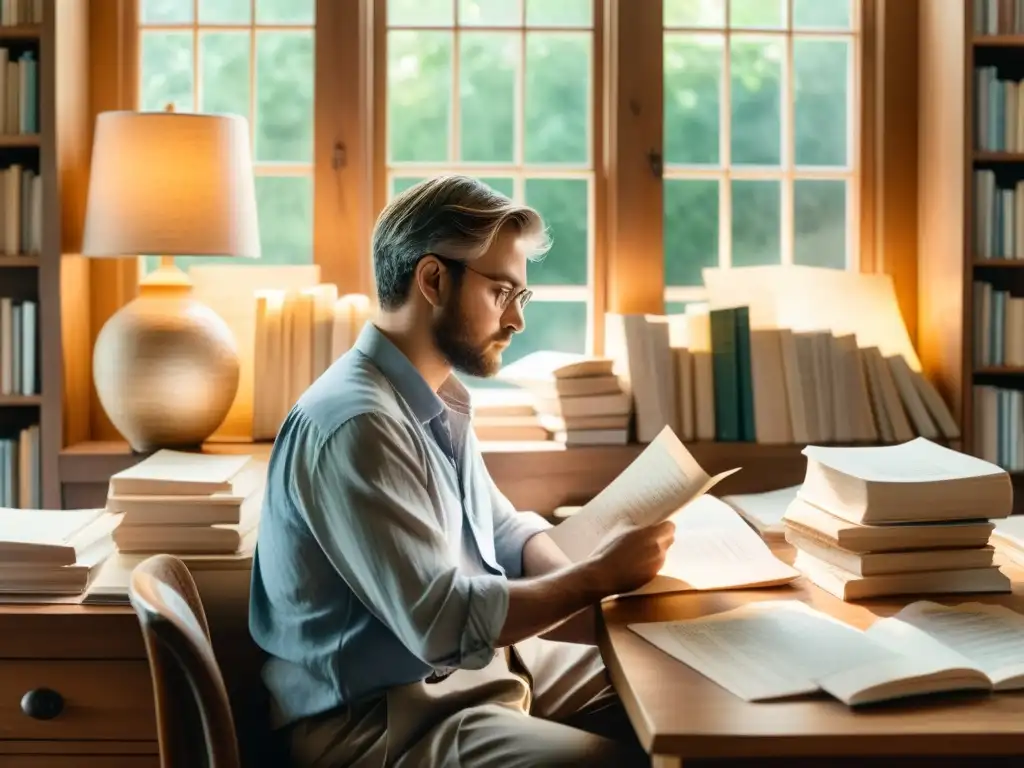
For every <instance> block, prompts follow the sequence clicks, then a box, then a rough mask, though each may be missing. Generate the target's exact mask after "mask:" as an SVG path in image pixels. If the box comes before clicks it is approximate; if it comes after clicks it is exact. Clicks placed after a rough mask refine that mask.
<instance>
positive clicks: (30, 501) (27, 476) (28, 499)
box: [0, 424, 42, 509]
mask: <svg viewBox="0 0 1024 768" xmlns="http://www.w3.org/2000/svg"><path fill="white" fill-rule="evenodd" d="M39 464H40V452H39V425H38V424H33V425H31V426H28V427H25V428H24V429H21V430H18V431H17V433H16V436H14V437H7V438H0V507H20V508H24V509H35V508H36V507H39V506H41V504H42V483H41V480H40V478H41V471H40V466H39Z"/></svg>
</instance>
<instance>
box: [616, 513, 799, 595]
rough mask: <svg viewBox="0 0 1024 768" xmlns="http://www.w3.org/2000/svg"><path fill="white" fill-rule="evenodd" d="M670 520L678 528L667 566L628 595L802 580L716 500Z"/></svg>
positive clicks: (676, 515)
mask: <svg viewBox="0 0 1024 768" xmlns="http://www.w3.org/2000/svg"><path fill="white" fill-rule="evenodd" d="M670 519H671V520H672V521H673V522H674V523H675V524H676V538H675V541H674V542H673V543H672V546H671V547H669V550H668V553H667V554H666V557H665V564H664V565H663V566H662V568H661V570H660V571H659V572H658V575H657V576H655V577H654V579H653V580H652V581H650V582H648V583H647V584H645V585H644V586H643V587H641V588H640V589H638V590H635V591H633V592H629V593H627V595H648V594H657V593H659V592H685V591H689V590H711V589H740V588H750V587H773V586H778V585H780V584H788V583H789V582H791V581H793V580H794V579H796V578H798V577H799V576H800V572H799V571H797V570H796V569H795V568H792V567H790V566H789V565H787V564H786V563H784V562H782V561H781V560H779V558H777V557H776V556H775V555H774V554H772V551H771V549H769V548H768V545H767V544H765V543H764V541H763V540H762V539H761V537H760V536H758V535H757V533H756V532H754V530H753V529H752V528H751V527H750V526H749V525H747V524H746V523H745V522H744V521H743V519H742V518H741V517H740V516H739V515H738V514H737V513H736V512H735V511H734V510H733V509H732V508H731V507H730V506H729V505H728V504H726V503H725V502H724V501H721V500H720V499H716V498H715V497H714V496H707V495H704V496H700V497H699V498H696V499H694V500H693V501H691V502H690V503H689V504H687V505H686V506H685V507H683V508H682V509H681V510H679V511H678V512H676V513H675V514H674V515H672V517H671V518H670ZM624 596H625V595H624Z"/></svg>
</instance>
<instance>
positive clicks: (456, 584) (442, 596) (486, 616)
mask: <svg viewBox="0 0 1024 768" xmlns="http://www.w3.org/2000/svg"><path fill="white" fill-rule="evenodd" d="M297 469H298V467H297ZM308 474H309V480H308V482H309V485H308V488H306V489H304V493H303V495H304V496H305V498H304V500H303V507H304V508H305V510H306V516H307V518H308V524H309V527H310V529H311V531H312V533H313V535H314V536H315V537H316V539H317V541H318V542H319V544H320V546H321V548H322V549H323V551H324V553H325V555H326V556H327V557H328V558H329V559H330V561H331V563H332V564H333V565H334V567H335V568H336V569H337V571H338V573H339V575H340V576H341V577H342V578H343V579H344V580H345V582H346V584H348V586H349V587H350V588H351V589H352V591H353V593H354V594H355V595H356V597H358V598H359V600H360V601H361V602H362V603H363V604H364V605H365V606H366V608H367V610H369V611H370V612H371V613H372V614H373V615H374V616H376V617H377V618H378V619H379V620H380V621H381V622H383V623H384V624H385V625H386V626H387V627H388V628H389V629H390V630H391V631H392V632H394V634H395V635H396V636H397V637H398V638H399V640H400V641H401V642H402V643H403V644H404V645H405V646H406V647H407V648H408V649H409V651H410V652H411V653H413V654H414V655H415V656H417V657H418V658H419V659H421V660H422V661H423V662H424V663H426V664H429V665H431V666H432V667H435V668H451V667H462V668H466V669H479V668H482V667H483V666H485V665H486V664H487V663H488V662H489V661H490V660H491V658H492V657H493V655H494V648H495V646H496V644H497V638H498V635H499V633H500V632H501V628H502V626H503V625H504V623H505V616H506V614H507V613H508V583H507V581H506V579H505V578H504V577H502V576H491V575H480V576H475V575H474V576H471V575H467V574H466V573H465V572H462V571H460V569H459V567H458V563H457V562H456V561H455V560H454V559H453V556H452V554H451V550H450V548H449V545H448V542H447V541H446V539H445V535H444V531H443V530H442V527H441V523H440V521H439V519H438V510H437V503H438V502H436V501H435V500H433V499H432V498H431V496H430V494H429V492H428V486H427V477H426V469H425V466H424V463H423V460H422V458H421V455H420V454H419V452H418V450H417V447H416V443H415V440H414V439H413V438H412V436H410V435H409V434H408V433H407V432H406V431H405V430H404V429H403V427H402V426H401V425H400V424H399V423H398V422H397V421H396V420H395V419H392V418H390V417H388V416H386V415H384V414H380V413H367V414H362V415H359V416H357V417H355V418H353V419H351V420H350V421H348V422H346V423H345V424H344V425H342V426H341V427H340V428H339V429H338V430H337V431H336V432H335V433H334V434H333V435H332V436H331V437H330V438H329V439H328V440H327V441H326V443H324V444H323V446H322V447H321V448H320V449H319V451H318V452H317V454H316V455H315V456H311V457H310V468H309V473H308ZM296 479H297V480H298V479H299V478H296ZM300 485H302V483H300ZM442 519H443V518H442Z"/></svg>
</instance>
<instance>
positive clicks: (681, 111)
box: [664, 32, 723, 165]
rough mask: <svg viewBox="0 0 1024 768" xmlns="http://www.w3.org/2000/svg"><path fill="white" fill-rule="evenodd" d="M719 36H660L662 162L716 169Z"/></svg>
mask: <svg viewBox="0 0 1024 768" xmlns="http://www.w3.org/2000/svg"><path fill="white" fill-rule="evenodd" d="M722 40H723V38H722V36H721V35H687V34H679V33H671V32H670V33H668V34H666V35H665V75H664V77H665V160H666V162H668V163H669V164H670V165H672V164H690V165H700V164H703V165H716V164H718V162H719V155H718V150H719V147H718V139H719V130H720V129H721V125H720V123H721V121H720V120H719V115H720V111H719V105H720V104H721V98H720V95H719V94H720V93H721V83H722V47H723V43H722Z"/></svg>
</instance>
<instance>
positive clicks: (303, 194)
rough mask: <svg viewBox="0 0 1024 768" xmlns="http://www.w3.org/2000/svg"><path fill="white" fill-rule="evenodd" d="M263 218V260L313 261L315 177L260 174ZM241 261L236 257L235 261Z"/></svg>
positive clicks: (258, 189)
mask: <svg viewBox="0 0 1024 768" xmlns="http://www.w3.org/2000/svg"><path fill="white" fill-rule="evenodd" d="M256 206H257V209H258V214H259V217H260V244H261V246H262V253H261V257H260V259H259V262H260V263H263V264H310V263H312V261H313V179H312V177H311V176H257V177H256ZM238 262H239V260H238V259H235V260H234V263H236V264H237V263H238Z"/></svg>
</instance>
